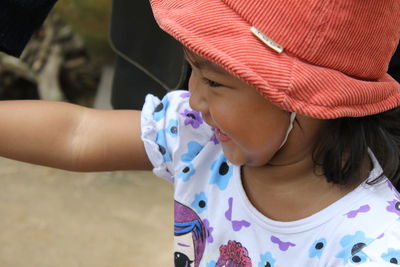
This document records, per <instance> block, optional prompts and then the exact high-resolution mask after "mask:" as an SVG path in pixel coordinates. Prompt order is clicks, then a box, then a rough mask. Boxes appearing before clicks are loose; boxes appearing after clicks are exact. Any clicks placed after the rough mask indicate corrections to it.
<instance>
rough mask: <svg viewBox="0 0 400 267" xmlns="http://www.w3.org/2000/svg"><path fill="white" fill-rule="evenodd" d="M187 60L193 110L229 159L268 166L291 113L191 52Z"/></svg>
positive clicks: (239, 163) (241, 163)
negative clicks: (189, 68)
mask: <svg viewBox="0 0 400 267" xmlns="http://www.w3.org/2000/svg"><path fill="white" fill-rule="evenodd" d="M187 57H188V61H189V62H190V64H191V65H192V75H191V77H190V81H189V89H190V92H191V96H190V101H189V102H190V106H191V108H192V109H194V110H197V111H199V112H201V113H202V117H203V119H204V121H205V122H206V123H207V124H209V125H210V126H212V127H214V128H215V131H214V132H215V135H216V137H217V138H218V140H219V141H220V143H221V145H222V149H223V151H224V154H225V156H226V157H227V159H228V160H229V161H230V162H232V163H234V164H236V165H243V164H246V165H250V166H261V165H265V164H266V163H268V162H269V160H270V159H271V158H272V157H273V156H274V154H275V153H276V152H277V151H278V150H279V148H280V145H281V143H282V141H283V139H284V137H285V133H286V130H287V127H288V119H289V116H288V113H287V112H285V111H282V110H280V109H278V108H277V107H275V106H274V105H272V104H271V103H269V102H268V101H267V100H266V99H265V98H264V97H262V96H261V95H260V94H259V93H258V92H257V91H256V90H255V89H254V88H252V87H250V86H249V85H247V84H246V83H244V82H242V81H241V80H239V79H238V78H236V77H235V76H233V75H231V74H229V73H228V72H226V71H225V70H223V69H222V68H220V67H218V66H216V65H215V64H213V63H210V62H209V61H206V60H205V59H203V58H201V57H199V56H197V55H194V54H192V53H190V52H188V53H187ZM285 122H286V123H285Z"/></svg>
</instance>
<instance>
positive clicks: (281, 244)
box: [271, 236, 296, 251]
mask: <svg viewBox="0 0 400 267" xmlns="http://www.w3.org/2000/svg"><path fill="white" fill-rule="evenodd" d="M271 241H272V243H274V244H277V245H278V246H279V249H280V250H282V251H287V250H288V249H289V248H290V247H295V246H296V244H293V243H292V242H283V241H282V240H280V239H279V238H278V237H276V236H271Z"/></svg>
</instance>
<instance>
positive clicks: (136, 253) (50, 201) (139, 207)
mask: <svg viewBox="0 0 400 267" xmlns="http://www.w3.org/2000/svg"><path fill="white" fill-rule="evenodd" d="M172 209H173V201H172V186H171V185H170V184H168V183H167V182H165V181H163V180H161V179H158V178H155V177H154V176H153V175H152V174H151V173H150V172H113V173H72V172H66V171H61V170H55V169H51V168H45V167H39V166H33V165H30V164H25V163H20V162H16V161H12V160H8V159H3V158H0V267H8V266H12V267H26V266H30V267H67V266H68V267H78V266H85V267H91V266H96V267H106V266H107V267H108V266H113V267H119V266H121V267H122V266H123V267H128V266H173V263H172V259H173V257H172V236H173V234H172V229H173V228H172V225H173V223H172V220H173V219H172V214H173V213H172Z"/></svg>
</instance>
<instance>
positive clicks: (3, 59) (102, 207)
mask: <svg viewBox="0 0 400 267" xmlns="http://www.w3.org/2000/svg"><path fill="white" fill-rule="evenodd" d="M145 33H146V35H144V34H145ZM149 40H150V41H153V45H152V46H151V45H150V47H149V45H148V43H149ZM154 40H156V42H154ZM160 42H162V43H163V44H164V47H165V49H164V50H162V49H158V50H161V51H158V53H160V54H159V55H157V53H155V52H154V51H153V48H155V47H157V46H159V44H160ZM138 51H141V53H138ZM155 58H157V59H160V60H161V62H163V63H162V64H160V63H159V64H158V65H157V64H154V60H155ZM165 69H167V71H165ZM187 72H188V69H187V66H186V65H185V64H184V63H183V56H182V55H181V51H180V47H179V45H178V44H177V43H176V42H175V41H173V40H172V39H170V38H169V37H168V36H166V35H165V34H164V33H162V32H161V31H160V30H159V29H158V28H157V27H156V26H155V22H154V21H153V19H152V16H151V12H150V8H149V5H148V1H125V0H115V1H112V0H68V1H63V0H59V1H58V2H57V4H56V6H55V7H54V8H53V10H52V12H51V13H50V14H49V16H48V17H47V19H46V21H45V22H44V24H43V26H42V27H41V28H40V29H39V30H38V31H36V32H35V34H34V35H33V37H32V39H31V41H30V42H29V43H28V44H27V46H26V48H25V50H24V52H23V53H22V55H21V56H20V58H19V59H17V58H14V57H12V56H9V55H6V54H4V53H1V52H0V77H1V79H0V98H1V99H47V100H55V101H68V102H72V103H76V104H79V105H84V106H89V107H96V108H100V109H110V108H133V109H140V107H141V104H142V103H143V97H144V95H145V94H146V93H153V94H156V95H162V94H164V93H165V92H166V91H167V90H171V89H175V88H178V87H182V86H183V87H184V86H185V79H186V76H187ZM170 76H172V78H171V77H170ZM49 127H51V126H49ZM44 130H45V129H44ZM172 194H173V193H172V186H171V185H170V184H168V183H167V182H165V181H163V180H161V179H159V178H156V177H154V176H153V175H152V173H151V172H141V171H137V172H107V173H73V172H67V171H62V170H56V169H52V168H46V167H40V166H34V165H31V164H26V163H20V162H16V161H13V160H8V159H4V158H0V229H1V230H0V244H1V245H0V267H8V266H13V267H20V266H21V267H22V266H40V267H47V266H49V267H50V266H52V267H54V266H57V267H64V266H65V267H66V266H68V267H72V266H96V267H103V266H104V267H105V266H172V244H173V243H172V239H173V231H172V227H173V218H172V216H173V208H172V207H173V206H172V205H173V195H172Z"/></svg>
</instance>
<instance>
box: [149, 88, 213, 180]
mask: <svg viewBox="0 0 400 267" xmlns="http://www.w3.org/2000/svg"><path fill="white" fill-rule="evenodd" d="M141 130H142V141H143V143H144V146H145V149H146V152H147V155H148V157H149V159H150V161H151V163H152V164H153V167H154V168H153V172H154V174H155V175H157V176H159V177H161V178H164V179H166V180H167V181H169V182H171V183H173V182H174V177H175V174H176V173H177V170H179V169H180V168H181V167H182V166H181V165H182V158H185V157H186V156H189V157H191V155H187V154H188V153H185V151H186V150H187V148H186V147H187V145H188V143H191V144H198V145H197V147H196V148H195V150H196V152H195V153H194V154H198V153H199V152H200V150H201V149H202V148H203V147H204V144H205V143H207V142H209V141H210V138H211V137H212V135H213V134H212V130H211V128H210V126H208V125H207V124H206V123H205V122H204V120H203V118H202V117H201V114H200V113H199V112H197V111H194V110H192V109H191V108H190V106H189V92H188V91H182V90H177V91H172V92H170V93H168V94H166V95H165V96H164V98H163V99H162V100H160V99H158V98H157V97H155V96H153V95H147V96H146V100H145V104H144V106H143V109H142V117H141ZM186 152H187V151H186ZM192 154H193V153H192ZM193 156H195V155H193Z"/></svg>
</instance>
